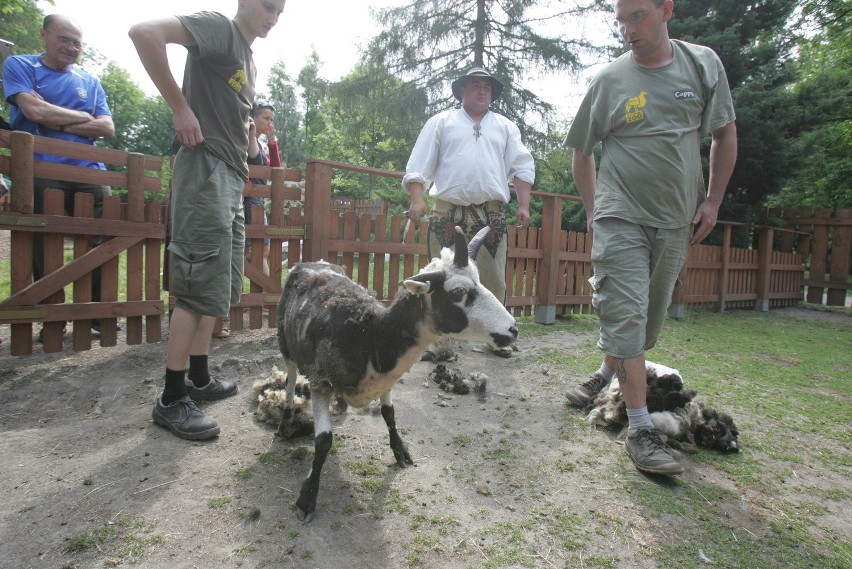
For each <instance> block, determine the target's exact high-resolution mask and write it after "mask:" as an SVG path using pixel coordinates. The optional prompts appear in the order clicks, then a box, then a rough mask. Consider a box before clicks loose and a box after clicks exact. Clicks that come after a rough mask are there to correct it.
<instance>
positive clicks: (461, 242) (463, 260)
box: [453, 225, 469, 269]
mask: <svg viewBox="0 0 852 569" xmlns="http://www.w3.org/2000/svg"><path fill="white" fill-rule="evenodd" d="M455 251H456V255H455V258H454V259H453V264H454V265H455V266H457V267H459V268H460V269H463V268H464V267H466V266H467V262H468V257H469V255H468V252H467V240H466V239H465V238H464V231H462V229H461V227H459V226H458V225H456V247H455Z"/></svg>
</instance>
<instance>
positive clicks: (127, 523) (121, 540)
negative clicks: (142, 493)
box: [62, 516, 165, 566]
mask: <svg viewBox="0 0 852 569" xmlns="http://www.w3.org/2000/svg"><path fill="white" fill-rule="evenodd" d="M164 542H165V540H164V539H163V536H161V535H159V534H152V533H151V531H150V529H149V528H148V524H147V522H145V521H144V520H142V519H137V518H131V517H128V516H119V517H118V518H116V519H115V520H114V521H112V522H110V523H108V524H107V525H104V526H100V527H97V528H95V529H92V530H90V531H87V532H82V533H78V534H75V535H72V536H70V537H67V538H66V539H65V544H64V545H63V547H62V552H63V553H65V554H66V555H75V554H79V553H85V552H86V551H88V550H91V549H97V550H98V552H99V553H100V554H101V555H102V556H104V558H109V559H110V560H111V562H114V563H116V564H117V563H120V562H122V561H127V562H129V563H131V564H133V563H138V562H139V561H140V560H141V558H142V557H143V556H144V555H145V553H146V552H147V551H148V550H150V549H152V548H156V547H159V546H161V545H163V543H164ZM63 566H71V565H70V564H68V565H63ZM75 566H76V565H75Z"/></svg>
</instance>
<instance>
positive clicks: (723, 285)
mask: <svg viewBox="0 0 852 569" xmlns="http://www.w3.org/2000/svg"><path fill="white" fill-rule="evenodd" d="M732 241H733V227H732V226H731V224H730V223H726V224H725V236H724V238H723V240H722V267H721V274H720V275H719V313H720V314H721V313H723V312H725V308H726V307H727V304H728V286H729V284H730V283H729V282H728V281H729V280H730V278H731V242H732Z"/></svg>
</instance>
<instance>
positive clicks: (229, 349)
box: [0, 232, 822, 569]
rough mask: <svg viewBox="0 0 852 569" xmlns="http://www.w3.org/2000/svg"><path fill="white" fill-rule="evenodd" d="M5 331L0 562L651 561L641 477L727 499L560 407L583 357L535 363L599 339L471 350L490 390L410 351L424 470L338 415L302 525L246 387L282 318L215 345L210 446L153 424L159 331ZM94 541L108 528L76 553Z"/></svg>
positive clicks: (404, 420) (357, 422) (362, 420)
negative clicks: (458, 382)
mask: <svg viewBox="0 0 852 569" xmlns="http://www.w3.org/2000/svg"><path fill="white" fill-rule="evenodd" d="M4 233H6V234H7V235H8V232H4ZM0 338H2V339H4V340H5V341H4V342H2V343H0V433H2V437H0V457H2V458H0V496H2V500H0V567H2V568H10V569H11V568H14V569H20V568H29V567H37V568H54V569H55V568H67V569H70V568H101V567H104V566H115V565H118V564H125V565H128V564H131V563H136V564H137V566H139V567H146V568H147V567H169V568H173V569H182V568H193V567H204V568H207V567H237V566H242V567H253V568H254V567H257V568H261V567H294V568H296V567H298V568H304V569H311V568H323V569H340V568H349V567H358V568H361V567H376V568H400V567H408V566H411V565H414V566H420V567H429V568H430V569H451V568H452V569H457V568H464V567H476V566H480V565H481V564H483V563H485V562H486V561H488V560H491V561H493V562H494V563H495V564H494V565H492V566H499V567H519V566H521V563H520V562H519V561H518V558H517V557H515V558H514V559H515V560H514V561H513V560H512V559H513V558H512V557H509V556H507V557H506V558H505V559H506V561H505V562H503V563H502V564H501V563H500V562H499V560H500V559H501V557H500V555H502V554H503V553H505V552H507V551H511V550H512V547H513V545H515V544H516V543H521V544H522V545H521V546H520V547H519V550H520V553H518V555H519V556H520V559H521V560H522V561H523V566H525V567H536V568H552V567H560V568H562V567H583V566H589V564H588V563H587V560H588V559H590V558H598V559H603V560H612V564H610V565H607V564H603V565H598V566H617V567H625V568H627V567H630V568H650V567H656V565H655V562H654V561H653V558H652V557H650V556H649V555H648V553H649V552H650V551H651V550H652V549H653V548H655V547H656V546H658V545H660V544H662V543H668V542H669V541H670V538H669V529H670V528H667V527H660V525H659V524H660V523H661V522H659V521H655V520H656V519H657V518H658V517H657V516H655V515H647V513H646V512H645V511H644V507H643V506H642V505H640V503H639V501H638V500H635V499H634V498H633V496H632V495H631V491H630V488H631V486H633V485H635V484H643V485H646V484H654V483H656V484H663V485H668V487H669V488H671V492H672V493H673V494H677V493H679V492H685V491H689V487H690V486H691V485H692V484H699V483H702V481H706V480H707V479H710V480H713V481H714V484H719V485H722V486H730V487H731V489H732V491H734V492H736V489H735V484H734V483H733V481H731V480H730V479H729V478H728V477H727V476H726V475H725V474H723V473H721V472H720V471H718V470H715V469H713V468H711V467H709V466H707V465H705V464H701V463H698V462H692V461H689V460H688V459H687V460H685V466H686V472H685V473H684V475H683V477H682V481H683V484H678V485H673V484H671V483H666V482H665V481H657V480H650V479H648V478H645V477H644V476H642V475H639V474H638V473H637V472H636V471H635V470H634V469H633V468H632V466H631V465H630V464H629V460H628V459H627V458H626V456H625V454H624V451H623V448H622V447H621V446H620V445H619V444H618V442H617V441H616V440H615V438H614V436H613V435H611V434H609V433H604V432H600V431H596V430H594V429H591V428H590V427H588V426H587V425H585V423H584V422H583V421H582V418H581V416H580V414H579V412H577V411H574V410H568V409H566V408H565V405H564V398H563V395H562V391H563V389H564V387H565V385H566V384H567V383H568V382H571V381H575V380H577V379H579V378H581V377H583V376H585V375H586V374H587V372H588V370H569V369H553V368H551V367H548V365H546V364H541V363H537V362H540V361H544V360H542V359H541V358H540V356H541V355H542V354H543V353H544V352H545V351H546V350H559V351H562V352H568V353H578V354H579V353H588V352H589V351H590V350H594V349H595V348H594V343H595V339H596V338H594V337H593V335H592V334H586V335H572V334H568V333H566V332H554V333H551V334H547V335H545V336H542V337H535V338H529V337H527V338H524V337H522V338H521V339H520V341H519V342H518V347H519V348H520V352H519V353H516V354H515V356H514V357H513V358H511V359H509V360H505V359H500V358H497V357H495V356H493V355H491V354H486V353H484V352H483V351H481V350H478V349H477V347H476V346H471V345H468V346H465V347H464V348H463V349H462V350H461V354H460V359H459V361H458V362H457V363H455V364H452V365H453V366H454V367H459V368H460V369H462V370H463V371H465V372H473V371H477V372H481V373H484V374H485V375H486V376H487V385H486V391H485V394H484V396H483V397H479V396H476V395H472V394H471V395H450V394H447V393H445V392H443V391H441V390H439V389H438V388H437V387H436V386H435V385H434V384H431V383H430V382H429V381H428V379H427V378H428V375H429V372H430V371H431V370H432V369H433V367H432V364H427V363H417V364H415V365H414V367H413V368H412V370H411V371H410V372H409V373H408V374H406V375H405V376H404V378H403V381H402V383H401V384H400V385H398V386H397V387H396V388H395V391H394V400H395V406H396V418H397V424H398V426H399V427H400V429H401V432H402V435H403V438H404V440H405V441H406V442H407V444H408V447H409V450H410V451H411V454H412V456H413V458H414V460H415V462H416V466H415V467H410V468H406V469H400V468H398V467H396V466H395V465H394V460H393V455H392V453H391V451H390V449H389V448H388V443H387V430H386V428H385V426H384V422H383V420H382V418H381V416H380V415H377V414H375V413H370V412H364V411H355V410H349V412H347V413H346V414H343V415H340V416H337V417H335V419H334V427H335V435H336V438H337V444H336V448H335V450H334V452H333V453H332V454H331V455H330V456H329V460H328V462H327V463H326V466H325V469H324V471H323V474H322V482H321V487H320V495H319V500H318V506H317V515H316V518H315V520H314V521H313V523H311V524H308V525H304V524H301V523H299V522H298V520H297V519H296V516H295V513H294V511H293V509H292V507H293V504H294V502H295V499H296V496H297V494H298V491H299V488H300V485H301V481H302V479H303V478H304V476H305V475H306V474H307V472H308V469H309V468H310V459H311V456H312V440H311V439H310V438H305V439H301V440H296V441H289V442H282V441H279V440H276V439H275V438H274V437H273V431H274V429H273V427H270V426H268V425H264V424H261V423H259V422H257V421H256V420H255V418H254V416H253V410H254V406H255V405H254V402H253V395H252V384H253V383H254V382H255V381H257V380H261V379H265V378H267V377H268V376H269V375H270V374H271V372H272V368H273V366H276V365H277V366H281V365H282V363H281V357H280V354H279V352H278V348H277V343H276V339H275V335H274V331H272V330H269V329H265V330H260V331H246V332H240V333H235V334H233V335H232V336H231V338H230V339H228V340H224V341H218V340H214V343H213V347H212V351H211V363H212V364H215V366H214V371H218V372H219V373H220V374H222V375H224V376H228V377H232V378H235V379H236V380H237V381H238V384H239V387H240V393H239V394H238V395H237V396H236V397H234V398H231V399H228V400H225V401H220V402H215V403H208V404H202V408H203V409H204V410H205V412H208V413H210V414H212V415H213V416H214V417H216V419H217V420H218V421H219V423H220V425H221V427H222V433H221V435H220V436H219V437H218V438H217V439H215V440H213V441H209V442H199V443H192V442H188V441H183V440H180V439H177V438H176V437H174V436H172V435H171V434H170V433H168V432H167V431H165V430H164V429H162V428H160V427H158V426H156V425H154V424H153V423H152V421H151V409H152V406H153V403H154V400H155V398H156V397H157V395H158V394H159V392H160V390H161V389H162V376H163V369H164V361H165V351H166V346H165V343H158V344H146V345H139V346H118V347H114V348H95V349H92V350H90V351H88V352H81V353H73V352H71V351H70V350H69V351H68V352H66V353H61V354H45V353H42V352H40V351H39V348H38V347H37V348H36V353H34V354H33V355H32V356H28V357H23V358H13V357H11V356H10V355H9V350H8V326H6V327H0ZM66 340H67V341H70V334H68V335H67V336H66ZM735 418H736V417H735ZM737 419H738V418H737ZM821 475H822V474H821V473H820V472H816V471H815V472H814V473H813V474H812V476H813V477H814V480H811V481H810V482H809V483H811V484H813V485H818V484H820V482H819V480H821V479H819V477H820V476H821ZM802 476H809V475H808V473H806V472H803V473H802ZM799 481H800V482H802V483H803V484H804V483H806V482H808V481H805V480H802V479H800V480H799ZM625 482H631V483H632V484H625ZM755 500H759V497H750V496H743V500H742V503H739V502H737V503H734V504H728V505H724V506H722V505H719V506H718V507H725V508H729V509H728V510H726V511H729V512H730V516H731V527H735V528H745V530H744V532H743V533H741V535H740V539H752V537H751V536H754V539H758V538H759V537H760V536H761V534H762V532H764V531H767V530H766V527H765V523H764V522H761V521H759V520H761V519H762V517H761V516H755V515H753V511H752V508H754V507H757V506H756V505H755V503H756V502H755ZM749 534H750V535H749ZM92 536H93V537H94V538H98V539H100V541H97V540H95V541H94V542H91V541H90V542H88V544H89V545H90V547H88V548H83V547H82V545H86V542H85V540H83V538H88V537H92ZM72 538H73V540H72ZM75 545H76V546H78V549H79V551H69V549H71V550H73V549H74V546H75ZM501 552H503V553H501ZM601 563H606V561H604V562H601Z"/></svg>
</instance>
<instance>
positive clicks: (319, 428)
mask: <svg viewBox="0 0 852 569" xmlns="http://www.w3.org/2000/svg"><path fill="white" fill-rule="evenodd" d="M313 400H314V433H316V436H315V438H314V461H313V464H312V465H311V471H310V472H308V477H307V478H305V481H304V482H303V483H302V491H301V492H300V493H299V499H298V500H297V501H296V515H297V516H298V517H299V520H301V521H304V522H310V521H311V520H313V519H314V512H315V510H316V509H317V493H318V492H319V481H320V474H321V473H322V467H323V465H324V464H325V459H326V457H327V456H328V451H329V450H330V449H331V413H330V411H329V409H328V397H326V395H325V394H324V393H314V394H313Z"/></svg>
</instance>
